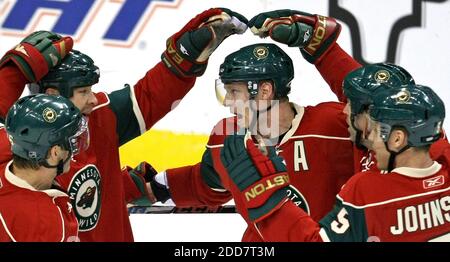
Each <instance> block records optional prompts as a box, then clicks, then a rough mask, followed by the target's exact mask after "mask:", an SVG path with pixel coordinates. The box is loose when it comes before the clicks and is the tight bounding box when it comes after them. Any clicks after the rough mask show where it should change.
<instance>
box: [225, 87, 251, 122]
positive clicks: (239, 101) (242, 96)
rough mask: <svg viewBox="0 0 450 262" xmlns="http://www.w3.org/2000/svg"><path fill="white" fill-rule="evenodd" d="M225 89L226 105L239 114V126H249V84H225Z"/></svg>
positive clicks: (233, 112) (235, 113)
mask: <svg viewBox="0 0 450 262" xmlns="http://www.w3.org/2000/svg"><path fill="white" fill-rule="evenodd" d="M225 91H226V94H225V100H224V102H223V104H224V106H226V107H229V108H230V112H231V113H232V114H234V115H236V116H237V118H238V125H239V127H245V128H247V127H248V126H249V123H250V109H249V99H250V94H249V93H248V90H247V84H246V83H244V82H233V83H229V84H225Z"/></svg>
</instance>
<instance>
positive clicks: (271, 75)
mask: <svg viewBox="0 0 450 262" xmlns="http://www.w3.org/2000/svg"><path fill="white" fill-rule="evenodd" d="M219 74H220V81H221V82H223V83H224V85H225V89H226V92H227V93H226V96H225V105H226V106H227V107H229V108H230V111H231V113H233V114H236V116H235V117H231V118H227V119H223V120H221V121H220V122H219V123H218V124H217V125H216V126H215V127H214V129H213V131H212V132H211V136H210V138H209V141H208V144H207V146H206V147H207V149H206V151H205V153H204V154H203V158H202V161H201V162H200V163H198V164H196V165H193V166H185V167H181V168H177V169H169V170H167V171H166V173H165V174H164V173H161V174H159V175H157V176H155V179H154V180H153V182H152V184H153V186H152V188H154V189H156V190H153V191H154V193H155V196H156V199H157V200H160V201H165V200H166V199H167V198H169V197H171V199H172V200H173V201H174V203H175V204H176V205H177V206H204V205H208V206H214V205H220V204H223V203H225V202H227V201H229V200H230V199H231V197H232V195H234V194H235V192H236V190H237V188H236V187H235V186H233V185H232V183H231V181H230V180H229V178H228V174H226V170H225V169H224V167H223V165H222V163H221V161H220V150H221V148H222V147H223V141H224V139H225V137H226V135H227V134H232V133H234V132H236V131H237V130H238V128H241V127H244V128H253V132H254V133H253V134H254V135H255V138H262V139H266V138H267V140H266V142H267V141H268V142H271V141H274V143H275V144H276V148H277V150H278V152H280V155H282V156H283V157H284V158H285V159H286V165H287V167H288V170H289V177H290V179H291V181H292V183H291V185H290V188H289V197H290V198H291V199H292V200H293V201H294V202H295V203H296V204H297V205H299V206H301V207H302V208H303V209H304V210H306V212H308V213H309V214H311V216H313V217H317V218H319V217H322V216H323V215H324V214H325V212H326V208H328V209H330V208H331V207H332V204H333V199H334V195H335V193H334V192H339V189H340V187H341V186H342V185H343V184H344V182H345V181H346V180H348V178H349V177H350V176H351V175H352V172H353V146H352V143H351V141H350V140H349V134H348V131H347V125H346V122H345V115H344V114H343V113H342V110H343V108H344V104H342V103H338V102H328V103H322V104H319V105H317V106H308V107H303V106H300V105H297V104H294V103H291V102H290V101H289V98H288V94H289V92H290V89H291V86H290V83H291V81H292V79H293V77H294V70H293V64H292V60H291V59H290V58H289V56H288V55H287V54H286V53H285V52H284V51H283V50H282V49H280V48H279V47H278V46H276V45H274V44H254V45H250V46H246V47H243V48H241V49H240V50H238V51H236V52H234V53H232V54H230V55H228V56H227V57H226V58H225V61H224V63H223V64H222V65H221V67H220V73H219ZM264 102H266V103H264ZM244 106H247V107H245V108H244ZM245 109H249V110H245ZM246 112H247V113H246ZM322 119H327V121H325V122H324V121H323V120H322ZM255 123H256V124H255ZM265 123H267V127H268V129H262V128H261V127H263V126H264V124H265ZM254 127H257V128H254ZM267 131H268V132H267ZM329 152H333V154H331V155H330V153H329ZM165 185H168V187H169V189H167V188H166V187H165ZM169 191H170V193H169ZM300 192H301V193H300ZM234 200H235V203H236V207H237V208H238V211H239V212H241V213H242V214H243V215H244V217H246V216H247V213H246V210H243V209H241V207H242V204H243V203H242V202H241V199H240V198H238V199H236V198H235V199H234ZM243 240H244V241H261V240H263V239H262V238H261V236H260V235H259V233H258V230H257V228H255V227H254V226H250V227H249V228H248V229H247V231H246V233H245V235H244V237H243Z"/></svg>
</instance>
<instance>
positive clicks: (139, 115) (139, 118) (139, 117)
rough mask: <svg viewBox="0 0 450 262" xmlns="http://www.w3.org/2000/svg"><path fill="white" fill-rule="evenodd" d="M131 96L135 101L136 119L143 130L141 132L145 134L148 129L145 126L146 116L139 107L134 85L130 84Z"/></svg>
mask: <svg viewBox="0 0 450 262" xmlns="http://www.w3.org/2000/svg"><path fill="white" fill-rule="evenodd" d="M130 98H131V102H132V103H133V112H134V115H135V116H136V119H137V121H138V124H139V128H140V130H141V134H143V133H145V131H147V128H146V127H145V120H144V116H143V115H142V112H141V109H140V108H139V104H138V102H137V100H136V95H135V93H134V87H131V86H130Z"/></svg>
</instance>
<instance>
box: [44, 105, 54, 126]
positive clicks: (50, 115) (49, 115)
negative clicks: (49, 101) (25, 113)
mask: <svg viewBox="0 0 450 262" xmlns="http://www.w3.org/2000/svg"><path fill="white" fill-rule="evenodd" d="M42 117H43V118H44V120H45V122H47V123H53V122H55V121H56V118H57V115H56V111H55V109H53V108H50V107H47V108H46V109H44V111H43V112H42Z"/></svg>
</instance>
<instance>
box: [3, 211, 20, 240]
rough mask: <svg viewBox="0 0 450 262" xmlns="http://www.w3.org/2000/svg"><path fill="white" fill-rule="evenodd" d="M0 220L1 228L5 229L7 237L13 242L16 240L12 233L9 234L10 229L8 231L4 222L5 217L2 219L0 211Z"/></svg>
mask: <svg viewBox="0 0 450 262" xmlns="http://www.w3.org/2000/svg"><path fill="white" fill-rule="evenodd" d="M0 221H2V225H3V228H4V229H5V231H6V234H8V236H9V238H11V240H12V241H13V242H17V240H16V239H15V238H14V237H13V235H12V234H11V231H9V229H8V227H7V226H6V222H5V219H4V218H3V216H2V213H0Z"/></svg>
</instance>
